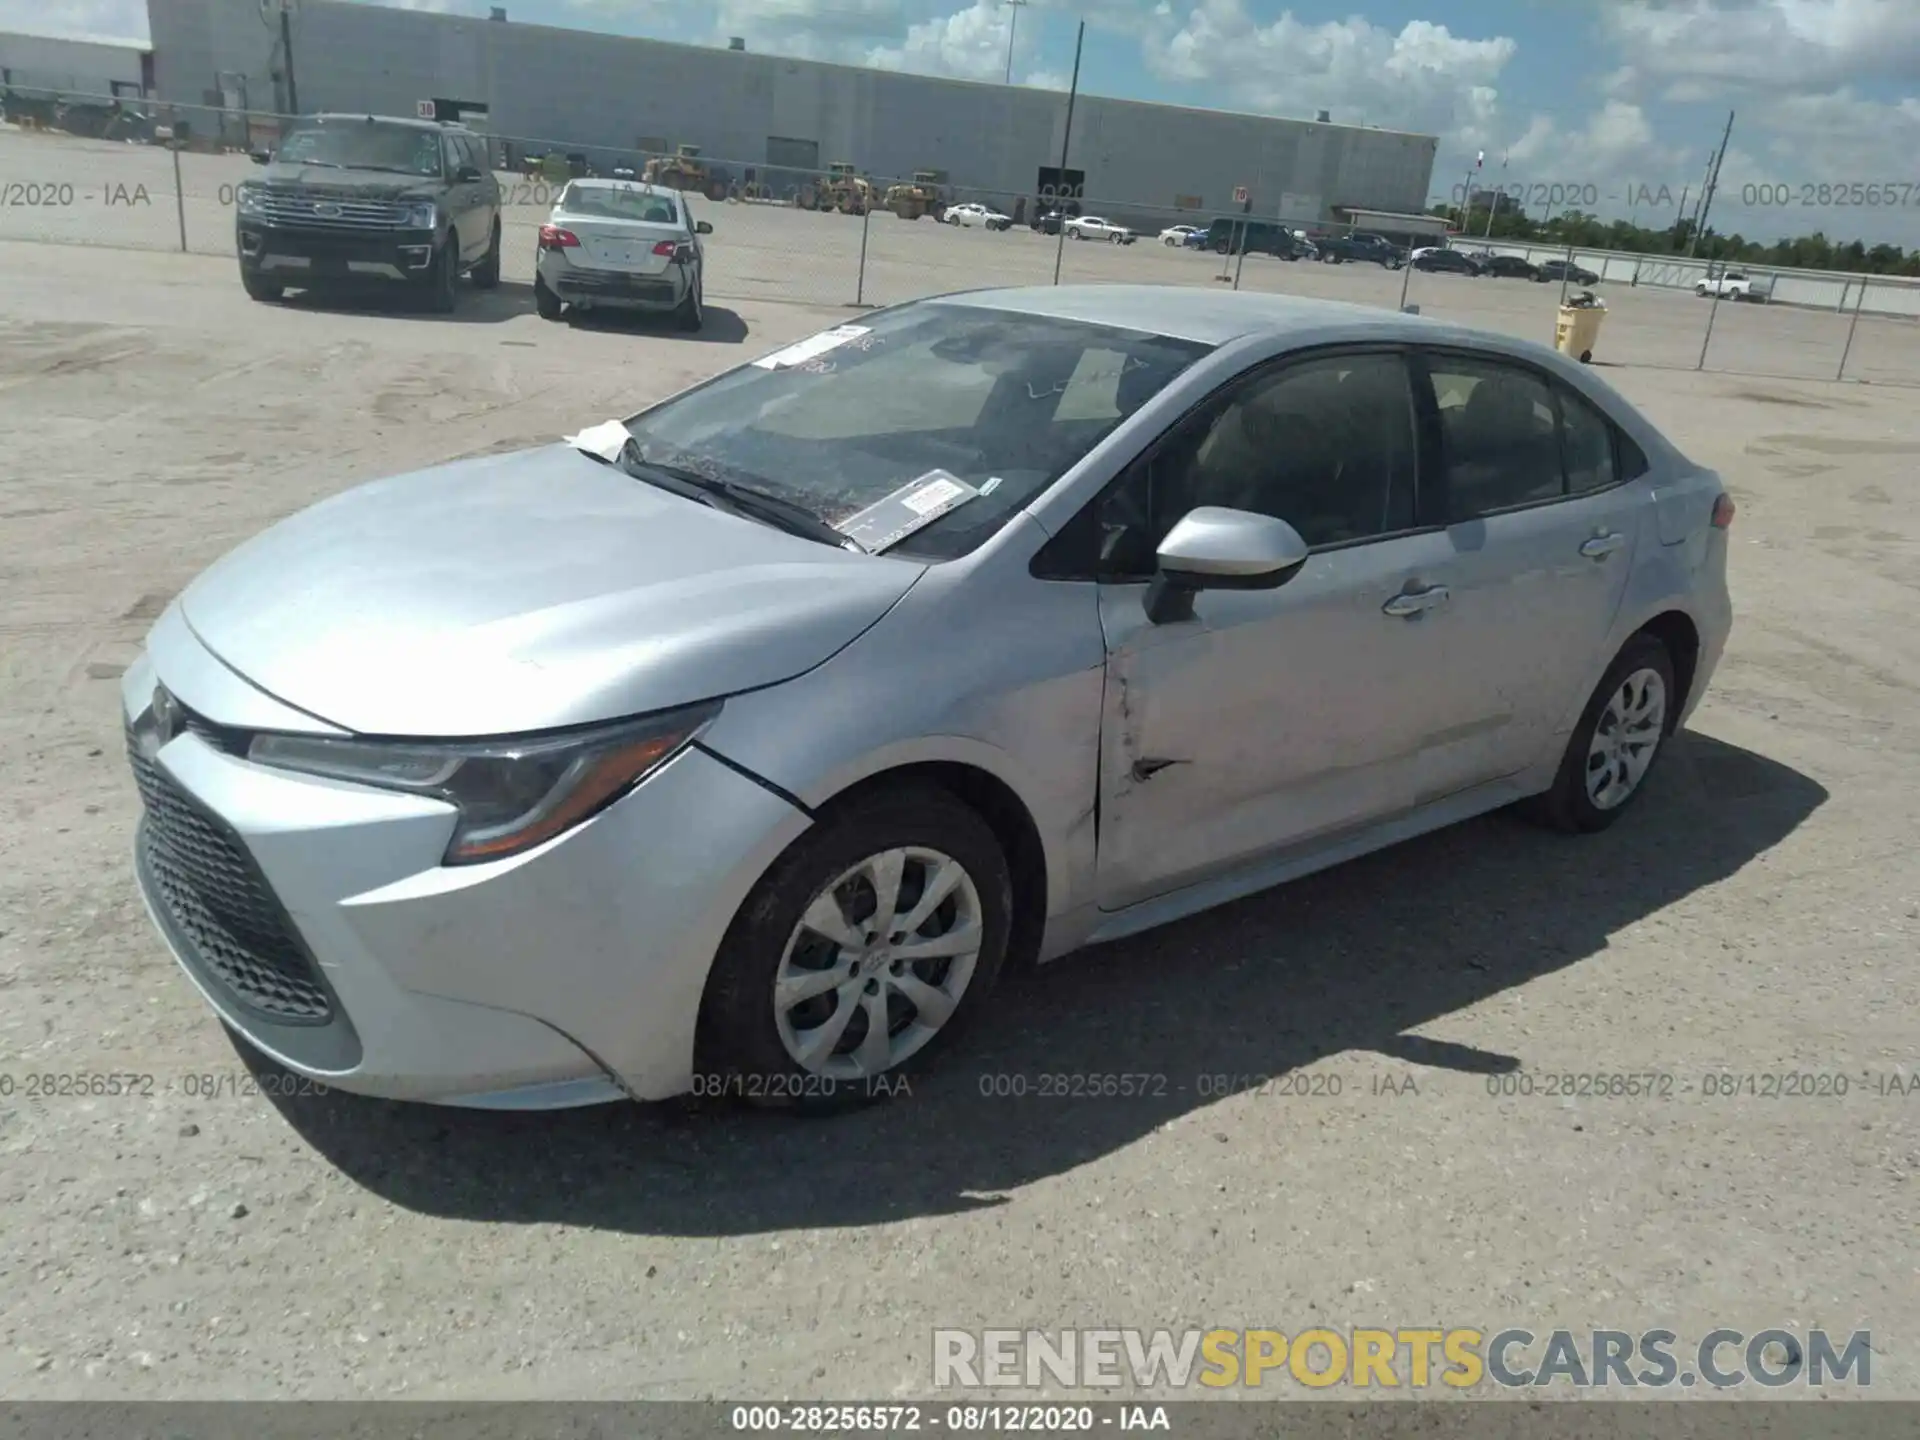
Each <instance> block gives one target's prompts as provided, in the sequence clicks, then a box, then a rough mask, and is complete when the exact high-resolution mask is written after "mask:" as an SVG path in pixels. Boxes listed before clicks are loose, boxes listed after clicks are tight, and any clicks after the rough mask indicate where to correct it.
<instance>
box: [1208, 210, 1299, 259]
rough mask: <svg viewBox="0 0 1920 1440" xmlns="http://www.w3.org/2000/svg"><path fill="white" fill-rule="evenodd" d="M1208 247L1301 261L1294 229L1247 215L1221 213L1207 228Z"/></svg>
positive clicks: (1220, 250) (1228, 251) (1216, 249)
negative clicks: (1222, 214)
mask: <svg viewBox="0 0 1920 1440" xmlns="http://www.w3.org/2000/svg"><path fill="white" fill-rule="evenodd" d="M1207 248H1208V249H1209V250H1213V251H1216V252H1217V253H1219V254H1221V255H1237V254H1240V253H1242V252H1245V253H1246V254H1249V255H1272V256H1275V257H1277V258H1279V259H1281V260H1298V259H1299V258H1300V253H1301V246H1300V242H1299V241H1298V240H1297V239H1296V238H1295V237H1294V233H1293V231H1291V230H1289V229H1288V228H1287V227H1286V226H1284V225H1282V224H1280V223H1279V222H1278V221H1275V220H1259V219H1255V218H1254V217H1252V216H1248V215H1232V216H1222V217H1220V218H1219V219H1217V220H1215V221H1214V222H1213V224H1211V225H1209V226H1208V227H1207Z"/></svg>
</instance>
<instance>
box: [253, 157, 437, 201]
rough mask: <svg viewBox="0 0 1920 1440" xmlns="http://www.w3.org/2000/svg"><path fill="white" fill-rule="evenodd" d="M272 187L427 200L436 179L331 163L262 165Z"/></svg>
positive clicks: (367, 197)
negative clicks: (343, 168)
mask: <svg viewBox="0 0 1920 1440" xmlns="http://www.w3.org/2000/svg"><path fill="white" fill-rule="evenodd" d="M258 178H259V179H260V180H261V181H262V182H263V183H264V184H265V185H267V187H268V188H270V189H274V190H293V189H299V190H324V191H327V192H329V193H331V194H336V195H349V196H352V197H354V198H355V199H363V200H429V199H432V198H433V197H434V196H435V195H436V194H438V193H439V186H440V182H439V181H437V180H434V179H432V178H431V177H429V176H424V175H396V174H394V173H393V172H392V171H391V170H341V169H337V168H336V167H334V166H332V165H300V164H296V163H293V162H288V163H287V164H284V165H281V164H273V165H266V166H263V167H262V168H261V171H260V175H259V177H258Z"/></svg>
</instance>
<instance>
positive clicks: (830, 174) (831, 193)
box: [795, 160, 874, 215]
mask: <svg viewBox="0 0 1920 1440" xmlns="http://www.w3.org/2000/svg"><path fill="white" fill-rule="evenodd" d="M795 203H796V204H797V205H799V207H800V208H801V209H802V210H838V211H839V212H840V213H841V214H842V215H864V214H866V213H867V211H869V210H871V209H872V208H873V206H874V197H873V185H872V183H871V182H869V181H868V180H867V179H866V177H864V176H863V175H861V174H859V172H857V171H856V170H855V169H854V168H853V164H852V162H851V161H847V160H836V161H834V162H833V163H832V164H831V165H829V166H828V167H827V176H826V178H825V179H824V180H819V181H816V182H814V183H813V184H811V185H803V186H801V187H800V193H799V195H798V196H797V198H796V200H795Z"/></svg>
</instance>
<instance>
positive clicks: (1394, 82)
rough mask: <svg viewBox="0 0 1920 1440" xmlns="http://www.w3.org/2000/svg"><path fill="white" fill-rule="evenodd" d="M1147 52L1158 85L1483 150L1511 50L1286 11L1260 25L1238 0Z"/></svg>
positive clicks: (1207, 2) (1507, 42) (1189, 15)
mask: <svg viewBox="0 0 1920 1440" xmlns="http://www.w3.org/2000/svg"><path fill="white" fill-rule="evenodd" d="M1163 25H1164V27H1165V29H1164V32H1163V33H1162V34H1160V35H1158V36H1156V37H1152V38H1151V39H1150V40H1149V43H1148V44H1147V46H1146V50H1145V54H1146V60H1147V63H1148V64H1149V65H1150V66H1151V67H1152V68H1153V70H1154V71H1155V73H1157V74H1158V75H1160V76H1161V77H1162V78H1164V79H1168V80H1174V81H1180V82H1184V83H1189V84H1206V85H1209V86H1214V87H1217V88H1218V89H1219V90H1220V92H1221V93H1222V94H1223V95H1224V96H1225V98H1227V99H1228V100H1229V101H1231V102H1232V103H1234V104H1237V105H1242V106H1248V107H1252V108H1256V109H1261V110H1268V111H1273V112H1275V113H1278V114H1283V115H1304V114H1311V113H1312V112H1313V111H1314V110H1317V109H1327V110H1331V111H1333V113H1334V119H1335V120H1336V121H1344V122H1347V123H1353V124H1358V123H1366V124H1372V125H1382V126H1387V127H1390V128H1395V129H1406V130H1418V131H1425V132H1428V133H1438V134H1444V135H1448V136H1450V137H1452V138H1454V139H1457V140H1458V141H1459V142H1460V143H1462V144H1466V145H1475V144H1480V143H1484V142H1485V139H1486V137H1487V136H1489V135H1490V134H1491V133H1492V130H1493V127H1494V126H1495V124H1496V122H1497V119H1498V115H1499V104H1500V96H1499V90H1498V88H1497V84H1496V82H1497V81H1498V80H1499V78H1500V74H1501V72H1502V71H1503V70H1504V69H1505V68H1506V66H1507V63H1508V62H1509V61H1510V60H1512V59H1513V56H1514V54H1515V52H1516V50H1517V49H1518V46H1517V44H1516V42H1515V41H1513V40H1512V39H1510V38H1508V37H1506V36H1495V37H1492V38H1489V39H1468V38H1465V37H1462V36H1458V35H1455V34H1454V33H1453V32H1452V31H1451V30H1449V29H1448V28H1447V27H1446V26H1444V25H1436V24H1433V23H1432V22H1430V21H1425V20H1414V21H1410V22H1408V23H1407V24H1406V25H1405V26H1403V27H1402V28H1401V29H1400V30H1399V31H1398V32H1395V31H1392V30H1388V29H1386V28H1384V27H1382V26H1378V25H1374V24H1372V23H1370V22H1368V21H1367V20H1365V19H1362V18H1360V17H1358V16H1355V17H1352V18H1350V19H1346V20H1335V21H1328V22H1326V23H1323V24H1309V23H1307V22H1304V21H1301V20H1298V19H1296V18H1295V17H1294V15H1293V13H1292V12H1291V11H1285V12H1283V13H1282V14H1281V15H1280V17H1279V18H1278V19H1276V20H1274V21H1271V22H1270V23H1267V24H1264V25H1263V24H1261V23H1259V22H1258V21H1257V20H1255V19H1254V17H1253V16H1251V15H1250V14H1249V13H1248V12H1247V9H1246V6H1245V4H1244V3H1243V0H1198V3H1197V4H1193V5H1192V6H1191V7H1190V8H1187V9H1186V11H1185V15H1184V18H1181V16H1180V15H1179V13H1178V12H1176V13H1175V14H1174V15H1173V16H1172V17H1171V18H1170V19H1168V20H1167V21H1165V22H1163Z"/></svg>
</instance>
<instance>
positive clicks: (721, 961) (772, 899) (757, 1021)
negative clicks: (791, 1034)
mask: <svg viewBox="0 0 1920 1440" xmlns="http://www.w3.org/2000/svg"><path fill="white" fill-rule="evenodd" d="M904 845H924V846H927V847H929V848H932V849H937V850H939V851H941V852H943V853H944V854H946V855H949V856H951V857H952V858H953V859H955V860H957V861H958V862H959V863H960V865H961V866H962V867H963V868H964V869H965V870H966V872H967V874H968V875H969V876H970V877H971V878H972V880H973V883H974V887H975V890H976V891H977V893H978V895H979V897H980V910H981V914H980V921H981V927H982V930H983V931H984V938H983V940H982V943H981V947H980V954H979V959H978V960H977V961H976V963H975V967H974V972H973V976H972V978H971V979H970V980H969V982H968V984H967V988H966V991H965V993H964V994H963V995H962V996H961V998H960V1003H959V1005H958V1007H957V1008H956V1009H955V1010H954V1012H953V1014H952V1015H951V1016H950V1017H949V1018H948V1020H947V1022H946V1023H945V1024H944V1025H943V1026H942V1027H941V1028H940V1029H939V1031H938V1032H937V1033H936V1034H935V1035H934V1036H933V1037H932V1039H931V1040H930V1041H929V1042H928V1043H927V1044H925V1045H924V1046H922V1047H921V1049H920V1050H918V1051H917V1052H915V1053H914V1054H912V1055H910V1056H909V1057H907V1058H906V1059H905V1060H904V1061H903V1062H901V1063H900V1064H899V1065H897V1066H895V1067H893V1068H891V1069H889V1070H886V1071H884V1072H882V1073H883V1075H884V1076H885V1077H886V1080H885V1082H881V1083H878V1084H875V1083H870V1082H867V1081H859V1080H855V1081H841V1082H839V1083H838V1084H828V1083H826V1082H824V1081H821V1080H820V1079H819V1078H818V1077H814V1076H811V1075H810V1074H809V1072H808V1071H806V1070H805V1069H803V1068H802V1067H801V1066H800V1064H799V1063H798V1062H797V1061H795V1060H794V1058H793V1057H792V1056H791V1055H790V1054H788V1052H787V1047H786V1045H785V1044H784V1043H783V1042H782V1040H781V1038H780V1032H779V1029H778V1026H777V1024H776V1020H775V1014H774V1006H773V1004H772V996H773V988H774V980H775V977H776V976H777V975H778V973H779V970H780V964H781V960H782V957H783V955H784V953H785V951H786V947H787V943H788V940H789V938H790V937H791V936H792V934H793V932H794V930H795V928H796V927H797V926H798V924H799V923H800V917H801V915H802V914H804V913H805V911H806V909H807V907H808V906H809V905H810V904H812V902H813V900H814V899H815V897H816V896H818V895H819V894H821V893H822V892H823V891H824V890H825V889H826V888H827V887H828V886H829V885H831V884H832V883H833V881H834V880H835V878H836V877H838V876H840V875H842V874H844V873H845V872H846V871H847V870H849V869H851V868H852V867H854V866H857V865H859V864H860V863H861V861H863V860H865V859H866V858H867V857H869V856H871V855H876V854H879V853H880V852H882V851H885V850H889V849H893V848H895V847H899V846H904ZM1012 915H1013V881H1012V877H1011V874H1010V872H1009V870H1008V867H1007V860H1006V856H1005V855H1004V853H1003V852H1002V851H1001V848H1000V845H999V842H998V841H997V840H996V839H995V838H994V834H993V831H992V830H991V829H989V828H988V826H987V824H986V822H985V821H984V820H982V819H981V818H980V816H979V815H978V814H977V813H976V812H975V811H974V810H973V809H972V808H971V807H969V806H967V805H965V804H963V803H962V802H961V801H960V800H958V799H957V798H955V797H954V796H953V795H952V794H951V793H950V792H948V791H946V790H943V789H941V788H939V787H938V786H933V785H926V784H908V785H901V786H898V787H897V788H893V789H888V790H884V791H879V792H876V793H873V794H870V795H866V796H863V797H859V798H856V799H854V800H852V801H850V802H848V803H847V804H845V805H844V806H841V807H840V808H838V809H837V810H833V811H830V812H829V813H828V814H827V815H825V816H823V817H822V819H821V821H820V823H819V824H818V825H816V826H815V828H814V829H812V830H810V831H808V832H807V834H805V835H803V836H802V837H801V838H800V839H799V840H798V841H796V842H795V843H794V845H793V846H792V847H791V848H790V849H789V850H788V851H787V852H786V854H784V855H782V856H781V857H780V859H779V860H777V861H775V862H774V864H773V867H772V868H771V869H770V870H768V872H767V873H766V874H765V875H764V876H763V877H761V880H760V883H759V884H758V885H757V886H755V887H754V890H753V893H752V894H750V895H749V896H748V897H747V899H746V901H745V903H744V904H742V905H741V907H740V912H739V914H738V915H736V916H735V917H734V920H733V924H732V925H731V926H730V927H729V928H728V930H727V934H726V938H725V939H724V940H723V941H722V942H721V945H720V952H719V954H718V955H717V956H716V957H715V960H714V966H713V972H712V974H711V975H710V976H709V977H708V979H707V989H706V994H705V995H704V996H703V997H702V1001H701V1008H700V1046H699V1058H698V1061H697V1064H698V1068H699V1070H700V1072H701V1074H702V1075H703V1077H706V1078H707V1079H708V1080H709V1081H710V1082H711V1083H708V1084H706V1085H705V1086H703V1087H702V1088H704V1089H705V1090H707V1091H708V1092H709V1093H725V1094H731V1095H735V1096H739V1097H741V1098H744V1099H747V1100H749V1101H751V1102H753V1103H755V1104H759V1105H763V1106H767V1107H769V1108H774V1109H790V1110H804V1111H833V1110H843V1109H847V1108H851V1107H854V1106H858V1105H861V1104H864V1103H867V1102H870V1101H871V1100H874V1099H878V1098H882V1096H883V1095H884V1094H885V1093H887V1092H886V1089H885V1084H886V1083H887V1082H892V1081H895V1080H896V1079H897V1078H898V1077H901V1076H905V1075H911V1074H913V1073H915V1072H917V1071H918V1070H920V1069H921V1068H923V1067H924V1066H925V1065H927V1064H929V1063H931V1061H932V1060H933V1059H934V1058H935V1056H936V1055H937V1054H938V1053H939V1052H941V1051H942V1050H944V1049H946V1048H947V1047H948V1046H949V1045H951V1044H952V1043H953V1041H954V1040H955V1038H956V1037H957V1036H959V1035H960V1034H961V1033H962V1031H963V1030H964V1029H965V1027H966V1026H967V1024H968V1023H969V1022H970V1021H971V1020H972V1019H973V1018H974V1017H975V1016H976V1015H978V1014H979V1013H980V1011H981V1010H983V1009H984V1008H985V1005H986V1001H987V997H988V994H989V992H990V991H991V990H992V989H993V984H994V981H995V980H996V979H997V978H998V976H999V972H1000V967H1001V964H1002V962H1003V961H1004V960H1005V958H1006V952H1007V939H1008V935H1009V932H1010V930H1011V927H1012ZM836 1003H837V1002H836ZM854 1023H859V1022H858V1021H856V1022H854ZM823 1091H824V1092H829V1093H821V1092H823ZM876 1091H878V1092H879V1093H875V1092H876Z"/></svg>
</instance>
